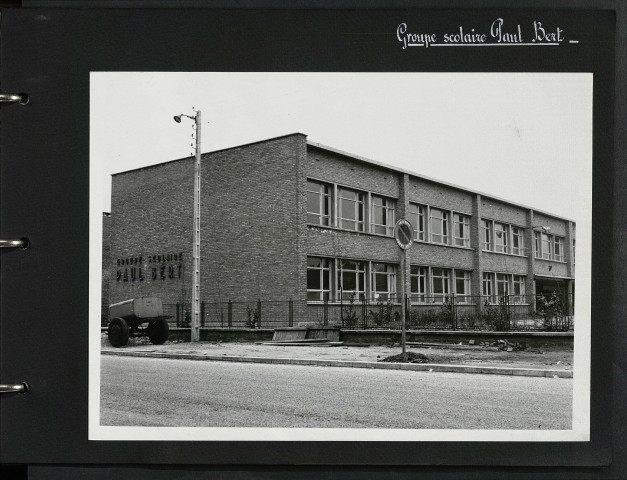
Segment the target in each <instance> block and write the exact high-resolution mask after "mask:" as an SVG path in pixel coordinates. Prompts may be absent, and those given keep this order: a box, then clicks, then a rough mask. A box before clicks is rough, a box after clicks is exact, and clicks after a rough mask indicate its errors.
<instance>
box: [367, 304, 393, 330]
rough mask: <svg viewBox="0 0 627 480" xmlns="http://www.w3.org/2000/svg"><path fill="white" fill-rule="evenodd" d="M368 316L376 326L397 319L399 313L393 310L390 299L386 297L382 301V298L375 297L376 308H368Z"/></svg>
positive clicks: (388, 323)
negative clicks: (386, 299) (385, 299)
mask: <svg viewBox="0 0 627 480" xmlns="http://www.w3.org/2000/svg"><path fill="white" fill-rule="evenodd" d="M370 316H371V317H372V321H373V322H374V324H375V325H376V326H377V327H382V326H386V325H390V324H391V323H392V322H396V321H398V320H399V314H398V312H395V311H394V305H393V304H392V301H391V300H389V299H388V301H387V302H384V301H383V299H382V298H378V299H377V309H376V310H370Z"/></svg>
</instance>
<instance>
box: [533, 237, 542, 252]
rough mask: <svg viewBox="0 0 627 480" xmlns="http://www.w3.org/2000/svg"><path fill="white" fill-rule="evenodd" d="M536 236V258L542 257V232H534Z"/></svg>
mask: <svg viewBox="0 0 627 480" xmlns="http://www.w3.org/2000/svg"><path fill="white" fill-rule="evenodd" d="M534 236H535V240H536V244H535V251H534V256H535V257H536V258H542V249H541V247H540V244H541V242H540V232H534Z"/></svg>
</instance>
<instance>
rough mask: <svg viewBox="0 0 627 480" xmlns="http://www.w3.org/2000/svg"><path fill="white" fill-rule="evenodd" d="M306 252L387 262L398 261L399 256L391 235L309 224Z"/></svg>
mask: <svg viewBox="0 0 627 480" xmlns="http://www.w3.org/2000/svg"><path fill="white" fill-rule="evenodd" d="M307 254H308V255H316V256H323V257H335V258H350V259H361V260H372V261H380V262H389V263H398V262H399V258H400V257H399V248H398V246H397V245H396V240H394V238H392V237H384V236H381V235H370V234H367V233H357V232H347V231H343V230H335V229H328V228H317V227H311V226H310V227H308V228H307Z"/></svg>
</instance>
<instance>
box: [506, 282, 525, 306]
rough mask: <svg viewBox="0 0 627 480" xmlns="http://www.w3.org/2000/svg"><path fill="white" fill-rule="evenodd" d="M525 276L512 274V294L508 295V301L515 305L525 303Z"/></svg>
mask: <svg viewBox="0 0 627 480" xmlns="http://www.w3.org/2000/svg"><path fill="white" fill-rule="evenodd" d="M526 280H527V279H526V277H525V276H524V275H512V294H511V295H510V303H514V304H517V305H520V304H523V303H526V299H525V284H526Z"/></svg>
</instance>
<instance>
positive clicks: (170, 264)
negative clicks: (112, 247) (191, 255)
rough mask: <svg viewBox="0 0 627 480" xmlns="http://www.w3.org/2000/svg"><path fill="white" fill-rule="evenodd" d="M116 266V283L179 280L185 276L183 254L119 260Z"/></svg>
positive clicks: (143, 256)
mask: <svg viewBox="0 0 627 480" xmlns="http://www.w3.org/2000/svg"><path fill="white" fill-rule="evenodd" d="M116 264H117V269H116V274H115V279H116V282H145V281H166V280H178V279H180V278H182V276H183V253H168V254H164V255H147V256H145V255H140V256H133V257H125V258H118V259H116Z"/></svg>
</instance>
